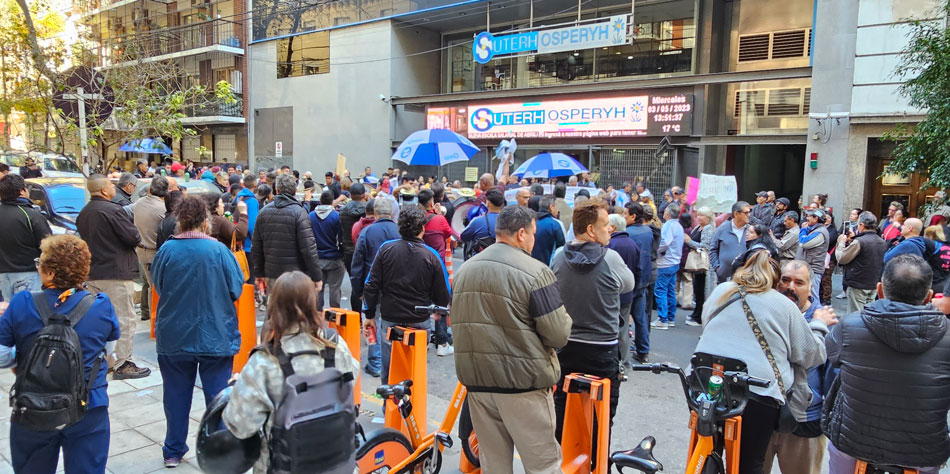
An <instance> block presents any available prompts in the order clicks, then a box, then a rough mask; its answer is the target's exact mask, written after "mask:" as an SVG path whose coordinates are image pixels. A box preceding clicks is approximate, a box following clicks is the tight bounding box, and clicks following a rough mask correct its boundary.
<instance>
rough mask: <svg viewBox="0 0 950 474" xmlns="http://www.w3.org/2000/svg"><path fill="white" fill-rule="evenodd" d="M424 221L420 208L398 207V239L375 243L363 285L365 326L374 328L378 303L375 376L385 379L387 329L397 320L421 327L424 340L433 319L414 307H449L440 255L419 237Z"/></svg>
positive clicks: (447, 279) (390, 349)
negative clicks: (378, 351)
mask: <svg viewBox="0 0 950 474" xmlns="http://www.w3.org/2000/svg"><path fill="white" fill-rule="evenodd" d="M373 225H374V226H376V225H379V223H376V224H373ZM425 225H426V213H425V211H423V210H422V208H421V207H419V206H406V207H405V208H403V209H402V211H401V212H400V213H399V236H400V237H402V238H401V239H400V240H393V241H390V242H387V243H385V244H383V246H382V247H380V249H379V252H377V253H376V258H375V259H374V260H373V263H372V264H371V268H370V271H369V278H367V279H366V285H365V286H364V287H363V314H364V315H366V321H365V322H364V326H366V327H367V328H368V329H369V330H377V323H376V319H375V318H376V306H377V305H378V306H379V314H380V319H381V321H380V323H379V324H378V331H379V332H378V336H377V337H378V339H379V341H380V343H381V349H382V353H383V354H382V355H383V367H382V370H381V371H380V380H381V381H382V383H384V384H386V383H389V358H390V353H391V352H392V342H390V341H389V340H388V339H387V338H386V332H387V331H388V330H389V328H390V327H392V326H396V325H399V326H404V327H411V328H421V329H425V330H426V339H425V340H426V341H428V340H429V334H428V333H429V331H430V330H431V329H432V321H431V320H430V319H429V315H428V314H419V313H417V312H416V311H415V307H416V306H428V305H430V304H433V303H434V304H437V305H439V306H448V304H449V302H450V301H451V300H452V295H451V293H450V290H449V275H448V272H447V271H446V270H445V265H444V264H443V263H442V259H441V258H440V257H439V255H438V254H436V252H435V250H433V249H432V247H429V246H428V245H426V244H424V243H423V242H422V235H423V234H424V233H425ZM371 228H372V227H371ZM435 317H440V316H435Z"/></svg>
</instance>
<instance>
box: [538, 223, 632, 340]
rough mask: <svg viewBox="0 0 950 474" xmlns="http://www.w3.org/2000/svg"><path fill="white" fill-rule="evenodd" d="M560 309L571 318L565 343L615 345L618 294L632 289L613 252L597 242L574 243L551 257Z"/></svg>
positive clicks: (620, 260)
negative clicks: (569, 333)
mask: <svg viewBox="0 0 950 474" xmlns="http://www.w3.org/2000/svg"><path fill="white" fill-rule="evenodd" d="M551 269H552V270H554V274H555V275H557V280H558V288H559V291H560V293H561V300H562V301H563V302H564V308H565V309H567V313H568V314H570V315H571V320H572V321H573V324H572V325H571V337H569V338H568V340H569V341H574V342H582V343H586V344H600V345H609V344H616V343H617V340H618V337H619V335H620V294H621V293H626V292H628V291H632V290H633V288H634V283H635V282H634V278H633V272H631V271H630V268H628V267H627V264H626V263H624V261H623V258H621V257H620V254H618V253H617V252H616V251H614V250H611V249H608V248H605V247H604V246H602V245H600V244H599V243H597V242H581V241H576V240H575V241H574V242H571V243H570V244H568V245H567V246H565V247H564V251H562V252H559V253H558V254H557V255H555V256H554V260H553V262H552V263H551Z"/></svg>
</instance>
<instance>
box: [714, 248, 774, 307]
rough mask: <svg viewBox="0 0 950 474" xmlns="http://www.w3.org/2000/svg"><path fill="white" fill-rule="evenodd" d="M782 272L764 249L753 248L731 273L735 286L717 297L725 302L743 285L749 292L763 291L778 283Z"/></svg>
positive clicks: (721, 301)
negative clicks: (742, 262) (739, 265)
mask: <svg viewBox="0 0 950 474" xmlns="http://www.w3.org/2000/svg"><path fill="white" fill-rule="evenodd" d="M781 277H782V272H781V270H780V269H779V267H778V263H777V262H775V260H773V259H772V258H771V257H770V256H769V251H768V250H766V249H759V250H754V251H753V252H752V254H751V255H749V257H748V258H747V259H746V262H745V265H743V266H741V267H739V268H738V269H737V270H736V271H735V273H733V274H732V282H733V283H735V284H736V285H737V286H736V287H735V288H733V289H731V290H729V291H727V292H725V293H723V295H722V296H721V297H720V298H719V303H720V304H721V303H725V302H726V301H727V300H728V299H729V298H730V297H731V296H732V295H734V294H735V293H736V292H737V291H739V287H740V286H741V287H744V288H745V290H746V292H748V293H750V294H756V293H765V292H767V291H769V290H771V289H773V288H775V286H776V285H777V284H778V281H779V279H780V278H781Z"/></svg>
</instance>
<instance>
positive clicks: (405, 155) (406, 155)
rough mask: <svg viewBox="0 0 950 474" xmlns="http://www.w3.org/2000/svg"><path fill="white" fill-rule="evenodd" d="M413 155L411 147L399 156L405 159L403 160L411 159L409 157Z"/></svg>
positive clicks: (403, 150)
mask: <svg viewBox="0 0 950 474" xmlns="http://www.w3.org/2000/svg"><path fill="white" fill-rule="evenodd" d="M411 154H412V147H411V146H407V147H405V148H403V149H402V151H400V152H399V156H401V157H403V158H409V155H411Z"/></svg>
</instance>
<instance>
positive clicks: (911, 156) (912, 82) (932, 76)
mask: <svg viewBox="0 0 950 474" xmlns="http://www.w3.org/2000/svg"><path fill="white" fill-rule="evenodd" d="M941 13H942V14H943V18H950V0H945V2H944V4H943V6H942V7H941ZM909 26H910V29H911V35H910V42H909V43H908V45H907V47H906V48H905V49H904V51H903V52H902V53H901V60H900V63H899V65H898V67H897V70H896V71H895V76H896V77H897V78H898V79H900V80H904V81H905V82H904V83H903V84H902V85H901V86H900V89H899V92H900V94H901V95H902V96H904V97H906V98H907V99H908V102H909V104H910V105H911V106H913V107H917V108H920V109H923V110H926V117H925V118H924V120H923V121H921V122H919V123H916V124H912V125H908V124H901V125H899V126H897V127H896V128H895V129H894V130H891V131H890V132H888V133H887V134H885V136H884V138H885V139H888V140H892V141H895V142H897V147H896V149H895V150H894V152H893V154H892V155H891V157H892V158H893V159H894V160H893V161H892V162H891V163H890V165H889V167H888V169H887V170H886V171H885V172H886V173H898V174H900V175H902V176H905V177H906V176H908V175H910V174H911V173H929V180H928V182H927V183H926V184H924V187H939V188H947V187H950V93H948V91H950V29H948V28H947V25H946V23H945V22H944V21H942V20H941V21H922V20H916V21H912V22H910V23H909Z"/></svg>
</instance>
